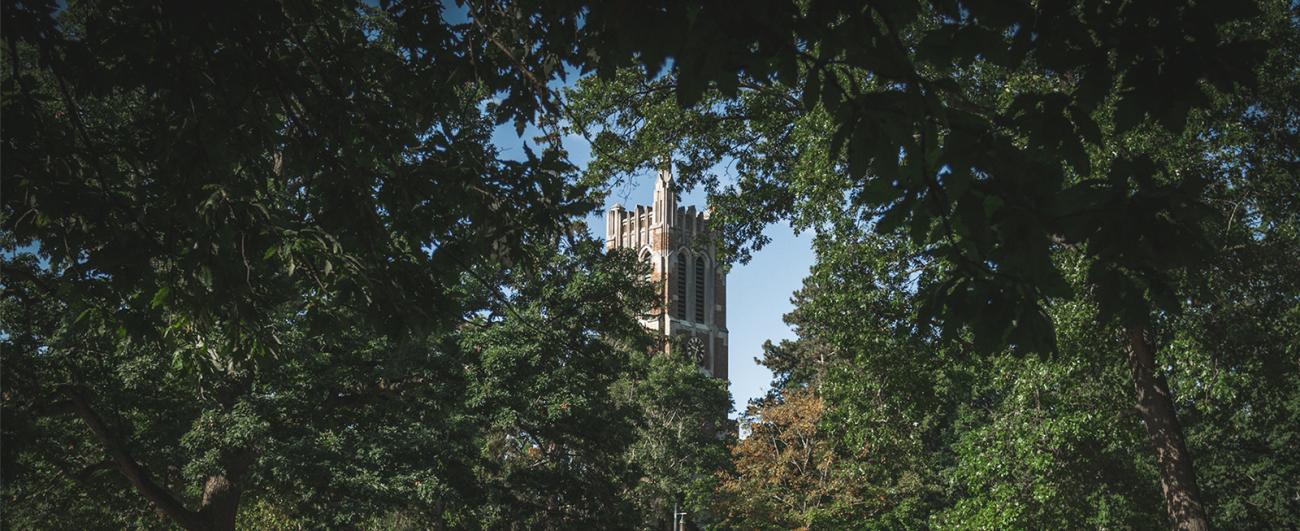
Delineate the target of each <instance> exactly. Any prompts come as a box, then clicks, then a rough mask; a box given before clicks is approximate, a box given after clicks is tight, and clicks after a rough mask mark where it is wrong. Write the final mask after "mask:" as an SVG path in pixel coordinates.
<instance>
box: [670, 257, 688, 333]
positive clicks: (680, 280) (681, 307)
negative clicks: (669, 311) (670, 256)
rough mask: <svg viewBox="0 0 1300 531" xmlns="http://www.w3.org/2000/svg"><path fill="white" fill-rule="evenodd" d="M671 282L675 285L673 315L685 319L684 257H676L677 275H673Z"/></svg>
mask: <svg viewBox="0 0 1300 531" xmlns="http://www.w3.org/2000/svg"><path fill="white" fill-rule="evenodd" d="M673 281H674V282H676V283H677V301H676V303H677V304H676V306H677V307H676V308H674V309H673V310H674V311H673V315H675V316H677V318H678V319H682V320H685V319H686V255H684V254H679V255H677V273H676V274H675V275H673Z"/></svg>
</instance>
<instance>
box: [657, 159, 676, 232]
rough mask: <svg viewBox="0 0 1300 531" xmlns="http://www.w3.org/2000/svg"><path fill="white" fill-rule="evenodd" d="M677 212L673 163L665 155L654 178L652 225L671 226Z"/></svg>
mask: <svg viewBox="0 0 1300 531" xmlns="http://www.w3.org/2000/svg"><path fill="white" fill-rule="evenodd" d="M676 212H677V187H676V185H675V184H674V183H673V162H672V159H671V158H669V157H668V156H667V155H665V156H664V157H663V159H661V161H660V163H659V176H658V177H657V178H655V199H654V224H655V225H672V224H673V217H674V216H673V215H674V214H675V213H676Z"/></svg>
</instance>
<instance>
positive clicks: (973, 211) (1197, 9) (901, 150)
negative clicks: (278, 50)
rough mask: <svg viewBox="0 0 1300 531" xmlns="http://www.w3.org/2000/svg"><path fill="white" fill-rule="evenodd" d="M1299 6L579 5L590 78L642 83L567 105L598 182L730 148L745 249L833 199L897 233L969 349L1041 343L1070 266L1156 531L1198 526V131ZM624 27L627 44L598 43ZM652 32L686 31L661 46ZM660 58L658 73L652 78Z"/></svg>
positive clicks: (1201, 170) (696, 166)
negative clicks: (1182, 389) (584, 14)
mask: <svg viewBox="0 0 1300 531" xmlns="http://www.w3.org/2000/svg"><path fill="white" fill-rule="evenodd" d="M1292 9H1293V8H1292V7H1291V6H1289V5H1287V4H1286V3H1284V2H1266V3H1262V4H1258V5H1256V4H1243V3H1240V2H1197V3H1181V2H1175V3H1172V4H1165V5H1160V6H1159V7H1157V6H1156V5H1155V4H1146V3H1128V4H1115V3H1107V2H1099V1H1080V2H1058V3H1051V4H1042V3H1030V2H1012V3H1006V2H982V1H980V2H976V1H969V2H960V1H957V2H933V3H921V2H888V3H880V4H871V5H868V6H846V5H841V4H835V3H831V2H811V3H805V4H797V5H796V4H795V3H787V2H771V3H770V5H766V6H764V9H754V10H744V11H732V10H729V9H727V8H726V7H723V6H718V5H712V4H710V5H706V6H702V7H699V8H693V9H686V8H674V7H671V6H668V7H662V6H646V7H643V8H631V7H627V6H619V7H618V8H614V7H609V8H595V7H593V8H592V9H591V12H590V13H589V16H588V26H589V27H590V28H592V30H593V36H591V37H590V40H592V41H596V42H601V43H603V44H606V45H608V47H609V49H610V50H612V51H607V52H606V53H605V54H603V55H602V56H601V58H602V62H601V63H600V66H601V67H605V68H608V69H610V70H613V69H615V68H616V67H619V66H631V65H632V64H633V60H634V59H635V60H636V61H640V62H641V63H643V64H644V66H645V68H644V69H643V70H642V71H641V72H640V74H638V75H634V76H632V77H633V78H634V79H635V78H648V79H649V80H648V81H645V82H644V83H641V84H639V85H637V84H634V85H633V86H631V87H626V88H612V89H609V88H608V84H609V83H615V84H617V83H618V80H619V79H620V78H619V76H618V75H617V74H615V73H613V72H609V73H607V75H605V76H604V77H603V78H602V80H601V81H600V82H593V86H595V85H600V84H602V83H603V84H606V85H603V88H600V89H593V90H591V91H589V92H591V93H593V94H594V93H597V92H602V91H605V90H610V91H611V92H612V95H609V96H600V95H593V96H591V97H590V98H588V97H579V99H580V100H583V101H579V102H578V103H576V104H575V105H573V106H572V107H573V108H574V109H575V112H574V115H575V116H576V117H577V118H576V120H575V123H577V124H578V125H579V127H582V128H584V129H587V130H588V131H589V133H590V134H591V136H592V137H593V139H594V141H595V145H596V146H597V147H598V150H597V153H598V156H600V157H604V158H607V159H608V161H607V162H605V163H603V164H596V165H594V166H593V167H594V168H595V169H596V170H598V171H605V172H606V174H608V173H609V172H610V170H626V169H630V168H639V167H643V166H645V165H648V164H649V162H648V160H649V159H646V158H645V157H643V156H642V155H643V154H644V151H650V150H658V151H659V152H662V151H663V146H664V145H665V144H667V145H685V146H702V147H697V148H696V149H694V150H693V151H689V153H692V154H693V155H702V156H700V157H693V158H691V159H690V160H689V163H688V164H687V165H686V168H685V169H684V172H683V173H685V174H686V175H685V180H686V181H688V182H689V181H691V180H692V179H694V180H696V181H701V180H703V181H707V180H708V179H707V178H706V173H707V171H708V169H709V168H711V167H713V166H714V165H715V164H716V163H718V162H719V161H720V160H721V159H722V157H724V156H731V157H735V161H736V162H735V164H734V166H733V167H734V168H735V169H736V170H737V172H738V174H739V175H738V183H737V184H736V186H735V187H734V188H732V189H731V192H728V193H724V197H723V198H722V200H721V201H719V203H722V204H723V205H724V208H723V209H722V218H724V219H728V220H729V223H728V224H727V225H728V227H729V230H730V231H731V234H730V236H731V241H732V243H733V245H734V246H736V247H738V248H739V250H740V256H742V257H743V256H744V252H745V249H746V248H748V247H749V246H750V245H761V244H762V238H761V228H762V227H763V226H764V225H765V224H766V223H770V222H771V221H773V220H775V219H779V218H782V217H790V218H793V219H795V220H796V221H797V222H801V223H811V222H813V221H812V220H816V219H817V218H818V217H823V218H824V214H825V212H826V211H827V207H826V205H828V204H846V206H847V207H848V208H849V209H850V210H851V212H852V214H851V215H852V217H854V218H855V219H856V220H857V224H858V226H859V227H860V228H861V230H871V231H876V232H879V233H892V232H902V233H906V234H909V235H910V237H911V238H912V239H913V241H914V242H915V243H916V244H917V245H918V247H919V248H920V249H921V251H922V252H923V253H925V254H926V255H927V256H928V257H930V258H931V259H932V260H933V263H934V264H936V266H935V267H934V268H932V269H931V270H929V271H927V274H929V275H931V276H932V278H934V279H935V281H934V282H926V283H923V284H922V286H923V287H924V289H925V291H926V297H927V301H928V302H927V309H926V311H925V312H923V314H922V318H923V320H926V321H929V320H934V321H935V322H937V323H939V324H941V325H942V328H941V330H942V331H943V333H944V334H945V335H947V336H951V337H955V336H957V335H960V334H961V333H962V331H967V332H969V333H970V334H972V340H973V345H974V346H975V347H977V349H978V350H980V351H982V352H994V351H999V350H1002V349H1004V348H1007V347H1010V348H1011V349H1012V350H1014V351H1016V352H1035V351H1037V352H1050V351H1054V350H1055V349H1056V341H1055V339H1056V332H1055V331H1054V330H1053V328H1052V325H1051V320H1050V319H1049V318H1048V315H1047V314H1046V313H1045V305H1046V304H1048V302H1049V301H1051V300H1053V299H1055V298H1063V297H1067V296H1068V295H1069V285H1068V283H1066V282H1064V280H1063V278H1062V273H1061V270H1060V268H1059V267H1058V266H1057V265H1055V264H1054V263H1053V261H1052V259H1051V257H1052V254H1053V252H1054V251H1055V250H1056V249H1058V248H1062V247H1065V248H1072V249H1078V250H1080V251H1081V252H1083V253H1084V254H1085V255H1086V256H1087V257H1088V258H1089V260H1090V262H1089V263H1090V265H1089V267H1090V268H1091V269H1090V272H1089V276H1088V279H1089V282H1088V284H1087V286H1086V289H1087V290H1089V292H1090V293H1092V294H1093V296H1095V297H1096V299H1097V301H1098V303H1099V304H1100V307H1101V318H1102V319H1103V320H1107V321H1112V320H1113V321H1114V322H1117V323H1120V325H1121V332H1119V333H1120V334H1121V335H1122V337H1123V338H1124V343H1123V348H1122V349H1121V350H1122V351H1123V352H1122V355H1123V356H1124V357H1125V358H1126V359H1127V360H1128V362H1129V365H1130V368H1131V381H1132V382H1131V384H1132V386H1133V389H1134V391H1135V394H1136V397H1137V402H1138V404H1139V406H1138V407H1139V411H1140V412H1142V414H1143V420H1144V425H1145V426H1146V428H1147V431H1148V434H1149V444H1150V446H1151V449H1152V455H1153V456H1154V457H1155V459H1156V462H1157V463H1158V466H1159V469H1160V470H1161V471H1162V476H1161V477H1162V484H1163V486H1164V489H1163V490H1164V493H1165V502H1166V507H1167V509H1168V515H1169V518H1170V521H1171V522H1173V523H1174V524H1175V526H1176V527H1179V528H1187V529H1203V528H1205V527H1206V525H1207V524H1206V518H1205V514H1204V511H1203V507H1202V505H1203V503H1202V500H1201V499H1200V496H1199V494H1198V492H1197V486H1196V481H1195V473H1194V468H1193V466H1192V462H1191V457H1190V455H1189V454H1188V451H1187V448H1186V441H1185V439H1184V437H1183V433H1182V429H1181V426H1180V422H1179V420H1178V416H1177V413H1176V407H1175V401H1176V400H1175V397H1173V396H1172V395H1171V392H1170V390H1169V388H1168V385H1167V382H1166V381H1165V378H1164V377H1163V376H1162V375H1161V374H1160V371H1159V370H1158V363H1157V354H1158V351H1159V350H1160V349H1161V347H1162V345H1161V343H1160V342H1159V339H1158V337H1157V336H1158V335H1159V334H1157V333H1156V328H1158V327H1159V326H1160V325H1159V323H1160V322H1161V321H1162V320H1163V319H1165V316H1167V315H1173V314H1176V313H1177V312H1179V311H1180V310H1182V309H1183V301H1185V300H1186V298H1187V297H1188V296H1189V295H1190V292H1189V291H1188V290H1187V289H1185V286H1184V285H1181V284H1180V282H1179V278H1180V275H1182V274H1189V273H1191V272H1193V271H1195V270H1196V268H1197V267H1199V265H1200V264H1202V263H1204V261H1205V260H1206V259H1207V258H1209V257H1212V256H1215V255H1216V254H1217V251H1216V249H1215V246H1214V245H1213V244H1212V239H1213V238H1212V237H1213V236H1214V234H1215V233H1214V232H1213V231H1212V230H1210V229H1209V227H1210V222H1211V218H1212V216H1213V212H1212V210H1211V209H1208V208H1206V206H1207V205H1206V201H1207V199H1208V197H1207V195H1206V190H1207V189H1206V186H1207V183H1213V182H1216V181H1218V182H1222V181H1223V179H1224V178H1225V174H1224V172H1223V171H1222V168H1221V167H1217V166H1215V165H1214V164H1213V163H1212V161H1211V160H1209V159H1208V158H1207V156H1206V155H1207V153H1208V151H1207V149H1206V147H1207V145H1206V143H1205V142H1203V140H1204V139H1205V138H1206V135H1207V134H1209V133H1212V132H1213V131H1216V130H1219V129H1220V128H1222V127H1223V124H1225V123H1236V122H1239V121H1241V120H1242V119H1243V117H1244V116H1245V115H1246V114H1248V113H1246V112H1245V111H1244V110H1243V108H1242V107H1240V106H1235V105H1228V106H1226V107H1225V105H1224V104H1223V101H1224V99H1227V100H1231V101H1239V102H1242V103H1243V104H1244V105H1245V106H1246V107H1249V106H1250V105H1251V104H1252V103H1250V102H1254V101H1256V100H1258V98H1259V91H1258V90H1257V88H1258V87H1261V84H1260V82H1259V80H1258V75H1259V74H1262V73H1265V72H1262V71H1261V70H1260V66H1261V64H1263V61H1264V59H1265V58H1266V56H1267V54H1266V53H1265V50H1266V49H1268V48H1269V47H1270V45H1272V46H1278V44H1279V43H1282V42H1283V41H1286V40H1288V39H1289V37H1288V36H1289V35H1294V34H1295V32H1296V27H1295V22H1294V20H1295V17H1294V16H1293V14H1292V13H1291V10H1292ZM629 12H635V16H631V17H629V15H630V13H629ZM624 18H632V19H635V20H637V25H638V27H639V29H638V30H637V31H629V32H622V33H617V32H615V31H614V29H615V28H619V29H621V28H623V27H624V26H623V25H622V24H620V22H619V20H621V19H624ZM606 30H608V31H607V34H606V35H605V37H604V40H601V39H602V37H601V32H602V31H606ZM663 34H677V35H683V37H682V38H680V39H675V40H664V39H655V38H654V36H657V35H663ZM615 35H617V37H615ZM620 54H622V55H620ZM666 57H671V58H672V63H671V72H670V73H669V74H667V75H665V76H664V77H657V75H658V73H659V72H660V70H661V69H662V67H663V66H664V65H665V62H664V58H666ZM1272 74H1273V75H1280V76H1282V77H1283V78H1285V77H1288V76H1289V77H1294V74H1293V73H1286V72H1285V71H1278V70H1274V71H1272ZM1267 83H1272V82H1271V81H1269V82H1266V84H1267ZM1283 84H1287V83H1285V82H1284V83H1283ZM673 95H675V96H676V97H675V103H677V104H678V105H679V106H684V107H688V112H685V113H682V112H677V111H674V110H672V108H673V106H672V105H671V104H672V103H674V101H673V99H665V98H664V96H669V97H670V98H671V96H673ZM602 98H603V99H602ZM760 102H761V103H760ZM1224 108H1229V109H1236V113H1235V114H1233V113H1229V114H1224V113H1220V112H1219V111H1220V110H1222V109H1224ZM598 109H599V110H598ZM618 110H623V111H626V112H623V113H619V112H617V111H618ZM1284 121H1285V120H1284ZM633 129H635V130H633ZM598 130H600V131H603V133H601V134H597V131H598ZM642 131H644V132H647V135H646V136H640V135H641V132H642ZM620 132H622V133H628V134H624V135H620V134H619V133H620ZM656 135H658V136H657V137H656ZM628 147H630V148H631V149H626V150H621V151H618V152H616V149H618V148H628ZM643 150H644V151H643ZM825 150H829V152H830V153H831V155H832V156H830V157H822V156H821V152H822V151H825ZM806 153H811V154H812V155H811V156H808V157H805V156H803V155H804V154H806ZM710 156H712V158H710ZM728 204H730V205H732V206H734V208H725V206H726V205H728ZM1192 274H1194V273H1192Z"/></svg>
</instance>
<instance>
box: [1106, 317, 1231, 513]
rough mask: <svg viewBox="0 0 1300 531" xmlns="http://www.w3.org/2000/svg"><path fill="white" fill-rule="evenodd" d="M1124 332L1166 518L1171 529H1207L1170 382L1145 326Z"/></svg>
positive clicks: (1129, 327) (1190, 457) (1136, 326)
mask: <svg viewBox="0 0 1300 531" xmlns="http://www.w3.org/2000/svg"><path fill="white" fill-rule="evenodd" d="M1124 332H1125V335H1126V336H1127V340H1128V361H1129V369H1130V370H1131V371H1132V374H1133V387H1134V390H1135V391H1136V392H1137V409H1138V413H1139V414H1140V415H1141V416H1142V423H1143V424H1144V425H1145V426H1146V430H1147V437H1148V438H1149V439H1150V442H1151V449H1152V451H1153V452H1154V453H1155V457H1156V466H1157V467H1158V468H1159V470H1160V488H1161V490H1162V491H1163V493H1164V497H1165V510H1166V512H1167V513H1168V515H1169V521H1170V523H1171V524H1172V527H1173V529H1177V530H1180V531H1184V530H1186V531H1208V530H1209V529H1210V523H1209V520H1207V519H1206V517H1205V510H1204V508H1203V506H1202V505H1201V495H1200V492H1199V491H1198V490H1197V488H1196V474H1195V469H1194V468H1193V467H1192V456H1191V454H1189V453H1188V452H1187V445H1186V444H1185V443H1184V441H1183V428H1182V425H1181V424H1179V423H1178V414H1177V411H1175V409H1174V401H1173V398H1172V397H1171V396H1170V393H1169V384H1168V382H1166V381H1165V378H1164V376H1162V375H1159V374H1157V372H1156V361H1155V348H1153V346H1152V345H1151V343H1150V342H1149V341H1148V340H1147V337H1146V327H1144V326H1140V325H1133V326H1128V327H1126V328H1125V330H1124Z"/></svg>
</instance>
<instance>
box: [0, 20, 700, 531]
mask: <svg viewBox="0 0 1300 531" xmlns="http://www.w3.org/2000/svg"><path fill="white" fill-rule="evenodd" d="M445 9H446V8H445V7H444V6H440V5H437V4H430V5H425V4H418V5H417V4H411V5H408V4H405V3H384V4H383V5H380V6H375V5H371V4H367V3H363V2H349V3H342V4H328V5H326V4H316V3H310V2H308V3H303V2H285V3H245V4H240V5H235V6H223V7H222V9H219V10H216V9H206V8H194V9H190V8H183V7H177V6H173V5H170V4H167V3H158V2H154V3H150V2H97V3H89V2H87V3H79V2H73V3H70V4H68V5H66V6H64V5H56V3H53V2H6V5H5V9H4V16H5V27H6V29H7V33H6V35H7V38H6V41H5V47H4V52H3V53H4V56H3V66H4V76H3V91H4V97H3V105H4V107H3V113H4V116H5V134H4V139H3V157H2V159H3V174H4V179H3V190H2V195H3V198H4V202H3V218H4V227H5V230H4V233H3V240H2V241H0V246H2V247H3V249H4V254H3V260H4V262H3V270H4V296H3V300H2V301H0V312H3V323H4V324H3V329H2V330H0V340H2V341H3V345H2V346H0V351H2V352H3V356H4V359H3V365H4V367H5V371H4V372H3V387H4V405H3V417H4V420H3V430H4V444H3V448H4V454H3V458H4V461H3V465H0V468H2V469H3V471H4V476H3V486H2V488H3V492H4V496H5V497H6V499H7V502H6V511H5V513H6V514H5V515H6V523H7V524H11V525H13V526H15V527H70V528H86V527H142V528H161V527H168V526H171V525H177V526H181V527H186V528H203V529H207V528H230V527H232V526H234V525H236V523H240V524H241V525H251V526H254V527H281V528H284V527H296V526H309V527H350V526H365V525H383V526H387V525H394V526H397V525H400V526H406V527H419V528H423V527H457V528H475V527H501V526H510V525H513V526H529V527H550V528H555V527H567V526H574V525H601V526H625V525H629V524H628V523H629V522H636V521H639V520H640V518H641V515H640V513H639V512H638V511H639V510H641V509H642V507H643V506H645V505H646V504H647V503H650V502H649V501H647V500H649V498H651V497H652V495H649V494H647V495H646V496H645V497H644V498H645V499H642V500H637V499H635V498H634V497H633V496H630V495H625V494H626V493H627V492H628V491H630V490H632V489H634V488H637V487H638V486H639V485H640V484H641V482H642V481H643V477H644V474H646V473H647V472H649V473H656V474H657V473H664V474H668V473H669V472H670V471H668V470H659V469H654V470H649V469H648V467H647V466H646V463H645V462H644V460H643V459H642V458H640V457H638V456H637V455H636V451H635V450H633V448H634V447H636V448H640V447H641V446H643V445H647V444H653V443H652V442H649V439H650V438H651V437H653V436H654V434H652V433H647V432H646V428H645V427H646V426H647V425H650V422H651V421H650V420H647V419H654V418H657V417H660V416H662V414H663V411H664V410H666V409H668V408H669V405H668V404H671V403H673V402H662V403H661V402H657V399H658V398H659V397H660V396H663V395H660V394H659V391H660V390H659V389H657V388H655V387H654V386H653V385H652V386H650V388H648V389H642V388H641V386H642V385H643V384H641V383H638V382H645V381H647V380H653V379H654V377H655V376H654V375H656V374H659V373H660V372H662V371H667V370H679V369H670V368H665V367H660V366H657V365H654V364H653V363H650V362H648V361H646V360H644V359H642V354H641V352H643V351H644V349H645V348H647V346H648V343H647V341H648V338H647V336H646V333H645V331H644V330H643V329H642V327H641V325H640V323H639V321H638V319H639V317H640V316H641V314H642V313H643V312H645V311H647V310H648V308H649V304H650V301H651V298H650V293H651V292H650V290H649V287H648V286H646V285H644V284H642V283H639V282H638V281H636V280H635V279H638V278H641V277H642V276H643V275H642V272H641V271H640V270H638V269H637V268H638V267H640V266H638V265H636V262H635V261H634V260H633V259H632V257H628V256H622V255H621V254H619V253H612V254H608V255H607V254H605V253H603V252H602V251H601V250H600V248H599V245H598V244H597V243H596V242H593V241H591V239H590V237H589V236H588V235H587V234H586V231H585V229H584V228H583V227H581V226H580V225H579V224H578V221H577V220H578V219H579V218H580V217H581V216H582V215H584V214H586V213H587V212H588V211H590V210H591V209H592V208H593V207H594V205H595V204H596V201H597V200H598V197H595V196H592V195H591V194H590V192H589V190H588V188H587V187H586V186H584V185H583V184H581V183H580V182H579V179H578V176H577V174H576V171H575V169H574V167H573V166H572V165H570V164H569V163H568V161H567V160H566V155H565V153H564V152H563V150H562V149H561V148H560V146H559V144H558V143H556V142H551V141H550V139H547V138H542V139H538V140H535V141H533V142H531V143H529V148H527V149H526V150H525V152H524V154H523V156H522V157H518V158H516V159H510V158H506V157H504V156H502V155H501V154H500V153H499V152H498V150H497V147H496V146H495V145H494V144H493V143H492V135H493V132H494V130H495V127H496V126H497V125H498V124H501V123H505V122H509V121H512V120H513V121H515V122H517V123H519V124H521V127H522V125H528V124H532V125H537V126H539V127H547V119H548V118H547V117H548V116H552V115H553V112H552V111H551V110H550V108H549V107H548V105H549V103H548V102H547V101H546V99H545V90H539V88H538V87H537V86H536V85H535V84H534V83H533V82H532V81H530V80H529V79H528V78H529V76H528V75H527V74H526V73H522V72H521V70H520V67H519V65H517V64H516V61H515V60H514V56H512V55H511V53H510V51H509V50H508V49H504V48H503V46H502V45H501V41H500V38H501V36H502V35H504V34H506V33H508V28H506V27H505V26H504V25H503V26H502V27H499V28H498V27H491V28H490V27H488V26H485V25H484V24H483V21H484V19H483V18H482V17H479V18H476V19H472V20H463V21H456V20H455V19H456V16H455V14H454V13H447V12H445ZM10 30H12V31H10ZM494 41H495V42H494ZM550 77H551V76H549V75H548V76H546V79H549V78H550ZM543 88H544V87H543ZM534 148H536V149H534ZM696 383H698V382H696ZM629 389H631V391H629ZM674 391H675V394H674V395H671V396H664V398H665V399H669V398H671V400H673V401H675V402H685V403H690V404H699V405H700V406H699V407H700V408H702V409H699V410H696V411H692V412H691V414H696V415H698V414H703V413H704V412H705V411H707V412H709V413H711V414H719V415H720V414H722V412H721V411H719V410H718V408H719V404H721V403H723V402H725V400H726V399H725V392H724V391H722V390H720V389H718V388H717V386H702V387H700V388H699V389H698V391H692V390H691V389H675V390H674ZM691 393H695V394H691ZM720 445H721V442H720V441H715V442H714V444H712V445H711V446H710V445H701V446H700V447H699V448H698V449H680V448H669V449H667V450H665V451H666V452H670V453H671V452H676V453H679V454H681V455H680V458H679V460H678V461H679V463H680V464H681V468H682V470H692V469H700V468H702V467H709V466H713V465H706V464H704V463H706V462H708V461H707V459H709V452H714V453H717V451H718V449H720V448H721V446H720ZM710 448H713V450H710ZM697 459H699V460H702V461H698V462H697V461H696V460H697ZM714 461H716V459H714ZM671 472H672V473H673V474H680V472H679V471H677V470H673V471H671ZM674 477H676V476H674ZM651 479H652V480H653V481H658V482H665V481H668V480H666V479H663V478H658V477H654V478H651ZM696 490H699V489H698V488H696ZM654 495H659V493H656V494H654ZM643 502H644V503H643ZM244 507H248V508H251V512H248V513H247V514H245V513H243V512H241V511H240V509H241V508H244Z"/></svg>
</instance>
